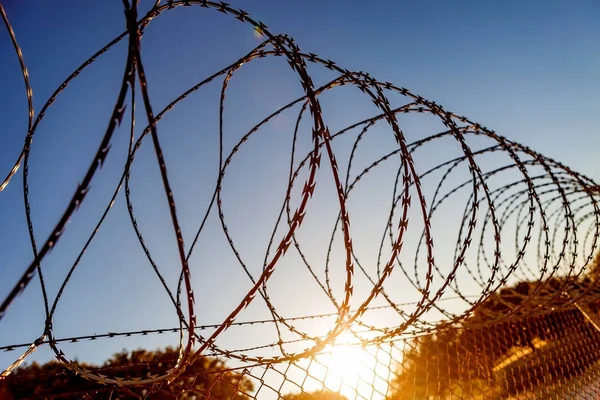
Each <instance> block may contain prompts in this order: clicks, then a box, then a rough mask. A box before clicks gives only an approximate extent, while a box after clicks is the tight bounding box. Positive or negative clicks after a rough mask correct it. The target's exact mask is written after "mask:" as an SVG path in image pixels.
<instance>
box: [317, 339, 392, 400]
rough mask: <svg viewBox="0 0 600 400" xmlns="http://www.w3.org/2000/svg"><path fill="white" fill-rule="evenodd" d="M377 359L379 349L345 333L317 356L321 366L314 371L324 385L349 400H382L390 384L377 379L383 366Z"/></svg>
mask: <svg viewBox="0 0 600 400" xmlns="http://www.w3.org/2000/svg"><path fill="white" fill-rule="evenodd" d="M378 358H380V357H379V356H378V352H377V347H376V346H363V345H362V344H361V343H360V341H358V340H357V339H356V337H354V336H353V335H351V334H346V335H342V336H340V337H339V338H338V339H337V340H336V342H335V343H334V344H333V345H330V346H327V347H326V348H325V349H324V350H323V351H322V352H321V353H320V354H319V355H318V356H316V362H317V363H318V366H319V367H318V368H316V367H315V368H313V370H314V371H311V372H315V373H316V372H317V370H319V375H320V377H319V378H320V380H321V381H322V383H323V386H324V387H325V388H327V389H329V390H331V391H332V392H339V393H340V394H341V395H343V396H344V397H346V398H347V399H350V400H351V399H355V398H367V399H377V398H383V397H384V395H383V394H385V392H386V389H387V384H386V383H385V381H384V380H382V379H376V375H377V374H381V372H382V371H381V370H382V367H383V366H384V365H383V363H382V361H383V360H379V359H378Z"/></svg>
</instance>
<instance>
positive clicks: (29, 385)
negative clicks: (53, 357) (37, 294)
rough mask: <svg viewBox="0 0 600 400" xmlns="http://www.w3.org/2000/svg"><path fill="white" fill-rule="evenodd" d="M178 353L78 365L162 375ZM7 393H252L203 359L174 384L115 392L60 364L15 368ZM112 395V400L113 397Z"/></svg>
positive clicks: (235, 396) (237, 399) (238, 398)
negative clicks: (100, 364)
mask: <svg viewBox="0 0 600 400" xmlns="http://www.w3.org/2000/svg"><path fill="white" fill-rule="evenodd" d="M177 356H178V353H177V351H176V350H174V349H172V348H166V349H165V350H156V351H146V350H136V351H133V352H132V353H128V352H127V351H123V352H120V353H117V354H115V355H113V356H112V357H111V358H110V359H108V360H107V361H106V362H105V363H104V364H103V365H102V366H100V367H94V366H91V365H89V364H84V363H77V364H78V366H80V367H85V368H87V369H90V370H99V371H101V373H102V374H103V375H107V376H119V377H123V378H126V379H127V378H129V379H131V378H135V377H145V376H148V373H152V374H162V373H164V372H166V371H167V370H168V369H169V368H171V367H173V365H174V364H175V362H176V360H177ZM4 384H5V388H6V390H7V391H8V392H10V393H11V394H12V396H13V397H14V398H15V399H42V398H43V399H49V398H52V399H65V400H66V399H69V400H70V399H81V398H94V399H109V398H112V399H123V400H125V399H126V400H129V399H140V398H145V399H149V400H153V399H156V400H159V399H174V398H177V399H178V400H179V399H181V400H184V399H201V398H202V399H204V398H209V397H208V396H209V395H210V398H212V399H217V400H225V399H231V400H245V399H247V398H248V395H247V394H248V393H250V392H251V391H252V390H253V385H252V382H251V381H250V380H249V379H248V378H246V377H244V376H243V375H242V374H240V373H237V372H232V371H230V370H228V368H227V367H226V365H225V363H224V362H223V361H222V360H221V359H219V358H216V357H200V358H198V359H197V360H195V361H194V363H193V364H191V365H190V366H188V367H187V368H186V370H185V371H184V373H183V374H181V375H180V376H179V377H178V378H177V379H176V380H175V381H174V382H172V383H171V384H170V385H166V383H162V384H158V385H156V386H154V387H147V386H146V387H143V386H140V387H127V388H117V387H113V386H109V385H102V384H100V383H97V382H95V381H91V380H86V379H84V378H82V377H81V376H78V375H75V374H74V373H72V372H71V371H70V370H68V369H66V368H65V366H64V365H62V364H61V363H59V362H57V361H50V362H48V363H46V364H42V365H40V364H38V363H35V362H34V363H32V364H30V365H28V366H25V367H21V368H19V369H17V370H16V371H15V372H14V373H13V374H11V375H9V376H8V378H7V379H6V380H5V383H4ZM111 396H112V397H111Z"/></svg>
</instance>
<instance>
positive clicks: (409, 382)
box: [388, 277, 600, 400]
mask: <svg viewBox="0 0 600 400" xmlns="http://www.w3.org/2000/svg"><path fill="white" fill-rule="evenodd" d="M591 283H592V281H591V280H590V279H589V277H584V278H583V279H579V280H576V279H562V278H550V279H548V280H546V281H543V282H539V281H537V282H520V283H518V284H516V285H514V286H512V287H509V288H505V289H503V290H501V291H499V292H497V293H495V294H493V295H492V296H490V297H489V298H488V299H487V300H486V301H484V302H483V303H481V304H480V306H479V307H478V309H477V310H476V311H475V312H474V314H473V315H472V316H470V317H468V318H466V319H465V320H464V321H463V323H462V324H461V325H459V326H449V327H445V328H442V329H440V330H438V331H437V332H436V333H434V334H431V335H426V336H423V337H420V338H415V339H414V340H413V341H412V342H410V344H411V346H410V350H408V351H406V352H405V353H404V357H403V361H402V363H400V365H398V371H397V375H396V377H395V378H394V379H392V382H391V385H390V388H391V394H390V395H389V396H388V400H400V399H428V400H431V399H446V398H455V397H459V398H463V399H479V398H501V397H504V396H511V395H514V394H516V393H518V392H522V391H526V390H532V388H536V387H537V386H539V385H542V383H543V382H549V381H554V382H556V381H559V380H560V381H562V382H564V381H565V380H566V379H570V378H573V377H575V376H577V375H578V374H580V373H582V372H583V371H585V369H586V368H587V367H589V366H590V365H591V364H593V363H594V362H596V361H598V358H599V354H600V333H599V332H598V330H597V329H596V328H594V326H593V324H592V323H591V322H590V321H588V319H587V317H586V316H584V314H583V313H582V312H581V311H580V310H579V309H578V308H577V307H574V306H570V307H563V306H564V305H565V304H566V303H567V302H568V301H569V296H567V295H565V296H563V295H561V294H562V293H575V292H576V291H578V290H584V291H587V292H588V293H589V291H590V290H593V291H594V292H597V291H598V290H597V289H596V288H594V287H592V286H590V285H591ZM536 288H537V289H536ZM534 290H536V292H534ZM531 295H533V296H531ZM526 299H529V300H528V303H525V300H526ZM542 305H543V306H542ZM519 307H520V308H521V309H522V310H525V311H523V312H520V313H519V312H515V313H514V316H513V317H509V318H506V319H503V320H500V321H499V322H495V321H497V320H498V319H497V316H498V315H506V314H507V313H508V312H509V311H511V310H517V308H519ZM532 307H533V309H535V312H531V310H532ZM536 307H537V308H536ZM538 310H539V311H538Z"/></svg>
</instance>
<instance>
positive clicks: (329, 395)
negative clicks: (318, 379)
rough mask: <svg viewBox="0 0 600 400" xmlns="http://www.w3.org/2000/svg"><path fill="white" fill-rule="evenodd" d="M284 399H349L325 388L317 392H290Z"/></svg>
mask: <svg viewBox="0 0 600 400" xmlns="http://www.w3.org/2000/svg"><path fill="white" fill-rule="evenodd" d="M283 400H348V399H347V398H346V397H345V396H342V395H341V394H339V393H335V392H331V391H329V390H326V389H323V390H322V391H318V390H317V391H315V392H300V393H289V394H286V395H284V396H283Z"/></svg>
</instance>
